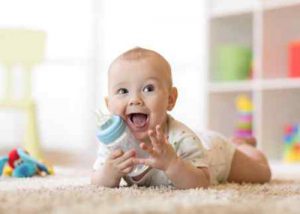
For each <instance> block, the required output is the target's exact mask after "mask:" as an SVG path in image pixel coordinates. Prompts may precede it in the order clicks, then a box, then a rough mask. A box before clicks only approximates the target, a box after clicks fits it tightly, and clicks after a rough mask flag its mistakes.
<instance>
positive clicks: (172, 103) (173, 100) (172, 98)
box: [167, 87, 178, 111]
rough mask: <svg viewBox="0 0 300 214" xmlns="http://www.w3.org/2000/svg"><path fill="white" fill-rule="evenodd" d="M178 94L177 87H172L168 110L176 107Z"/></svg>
mask: <svg viewBox="0 0 300 214" xmlns="http://www.w3.org/2000/svg"><path fill="white" fill-rule="evenodd" d="M177 96H178V92H177V88H176V87H172V89H171V93H170V95H169V100H168V108H167V110H168V111H171V110H172V109H173V108H174V106H175V104H176V100H177Z"/></svg>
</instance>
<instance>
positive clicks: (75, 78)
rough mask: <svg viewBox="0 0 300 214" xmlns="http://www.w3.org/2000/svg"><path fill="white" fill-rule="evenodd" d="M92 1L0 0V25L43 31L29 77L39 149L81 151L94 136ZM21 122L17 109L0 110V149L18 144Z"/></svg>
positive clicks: (20, 135) (23, 123)
mask: <svg viewBox="0 0 300 214" xmlns="http://www.w3.org/2000/svg"><path fill="white" fill-rule="evenodd" d="M93 4H94V3H93V1H92V0H76V1H72V0H51V1H50V0H43V1H40V0H26V1H22V0H10V1H1V7H0V28H28V29H34V30H43V31H45V32H46V34H47V44H46V53H45V60H44V62H43V63H42V64H40V65H39V66H37V67H35V69H34V76H33V77H34V78H33V82H34V85H33V95H34V97H35V98H36V100H37V104H38V109H37V110H38V111H37V113H38V114H37V116H38V120H39V131H40V138H41V142H42V145H43V147H44V148H49V149H84V148H86V145H89V144H92V142H91V141H92V140H93V139H94V138H93V135H92V134H91V133H92V130H93V129H92V128H91V127H93V125H94V124H93V116H94V115H93V113H92V112H93V110H94V107H93V105H94V104H93V102H94V99H95V98H94V97H95V95H94V91H95V89H94V88H93V85H91V84H90V82H91V79H93V78H94V76H95V75H94V69H93V68H94V38H93V33H94V16H93V12H94V10H93ZM1 72H3V67H0V73H1ZM91 76H92V77H91ZM1 85H2V84H0V86H1ZM0 88H1V87H0ZM24 126H25V120H24V116H22V114H21V113H20V112H17V111H9V113H7V111H1V113H0V147H13V146H16V145H20V144H21V142H22V138H23V134H24Z"/></svg>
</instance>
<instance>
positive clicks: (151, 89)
mask: <svg viewBox="0 0 300 214" xmlns="http://www.w3.org/2000/svg"><path fill="white" fill-rule="evenodd" d="M143 91H144V92H151V91H154V86H153V85H146V86H145V87H144V88H143Z"/></svg>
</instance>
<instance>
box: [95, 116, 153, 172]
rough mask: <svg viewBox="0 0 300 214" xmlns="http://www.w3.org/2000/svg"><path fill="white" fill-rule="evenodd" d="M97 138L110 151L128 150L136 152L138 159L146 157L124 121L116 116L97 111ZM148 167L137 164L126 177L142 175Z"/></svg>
mask: <svg viewBox="0 0 300 214" xmlns="http://www.w3.org/2000/svg"><path fill="white" fill-rule="evenodd" d="M96 114H97V125H98V130H97V138H98V139H99V140H100V142H101V143H103V144H104V145H105V146H106V147H107V148H108V149H109V150H110V151H113V150H117V149H121V150H122V151H124V152H126V151H128V150H130V149H134V150H135V151H136V155H137V157H138V158H146V157H148V153H147V152H145V151H144V150H142V149H141V148H140V146H139V142H138V141H137V140H136V139H135V138H134V136H133V135H132V134H131V132H130V130H129V128H128V127H127V125H126V123H125V122H124V120H123V119H122V118H121V117H120V116H117V115H105V114H103V113H102V112H101V111H99V110H98V111H97V112H96ZM147 168H148V167H147V166H145V165H143V164H137V165H135V166H134V168H133V170H132V171H131V172H130V173H128V176H130V177H135V176H137V175H140V174H141V173H143V172H144V171H145V170H146V169H147Z"/></svg>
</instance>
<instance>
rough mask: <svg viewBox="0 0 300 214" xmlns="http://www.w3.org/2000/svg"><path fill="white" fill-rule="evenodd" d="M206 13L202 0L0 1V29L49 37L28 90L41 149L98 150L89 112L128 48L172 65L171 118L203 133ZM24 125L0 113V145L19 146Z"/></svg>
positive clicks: (17, 115) (10, 114) (99, 102)
mask: <svg viewBox="0 0 300 214" xmlns="http://www.w3.org/2000/svg"><path fill="white" fill-rule="evenodd" d="M204 12H205V8H204V1H198V0H173V1H172V0H164V1H161V0H160V1H159V0H152V1H148V0H126V1H123V0H102V1H101V0H76V1H74V0H51V1H50V0H43V1H40V0H26V1H24V0H10V1H1V7H0V28H6V27H17V28H29V29H40V30H44V31H45V32H46V33H47V46H46V54H45V61H44V62H43V63H42V64H41V65H39V66H37V67H36V68H35V70H34V93H33V94H34V97H35V98H36V99H37V102H38V119H39V125H40V126H39V127H40V136H41V142H42V145H43V147H44V148H48V149H76V150H83V149H90V148H93V147H94V146H95V145H96V143H95V137H94V136H95V135H94V134H95V123H94V122H95V120H94V119H95V118H94V114H93V111H94V110H95V108H96V107H98V106H102V108H103V106H104V103H103V96H104V95H105V94H106V84H107V83H106V71H107V67H108V65H109V63H110V62H111V60H112V59H113V58H114V57H116V56H117V55H119V54H120V53H121V52H123V51H125V50H127V49H128V48H132V47H134V46H142V47H146V48H151V49H154V50H157V51H159V52H161V53H162V54H163V55H164V56H165V57H166V58H167V59H168V60H169V61H170V63H171V65H172V68H173V72H174V73H173V76H174V83H175V85H176V86H177V87H178V88H179V99H178V105H177V106H176V108H175V110H174V111H173V112H172V113H173V115H175V117H177V118H178V119H180V120H183V121H184V122H186V123H187V124H189V125H190V126H191V127H192V128H194V129H200V128H202V127H203V124H204V123H203V119H202V118H203V116H204V115H203V108H204V103H203V101H204V98H203V95H204V92H203V90H204V80H205V75H204V69H205V64H204V63H205V58H204V53H205V48H206V47H205V36H206V32H205V29H206V26H205V19H204V17H205V14H204ZM1 71H3V68H2V67H0V81H1ZM96 85H97V86H96ZM96 87H98V90H97V89H96ZM0 88H1V83H0ZM0 92H1V91H0ZM96 94H97V95H96ZM96 100H97V101H96ZM24 126H25V121H24V118H23V116H22V114H21V113H20V112H16V111H9V112H8V111H0V148H1V147H13V146H16V145H19V144H20V143H21V141H22V137H23V131H24Z"/></svg>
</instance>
